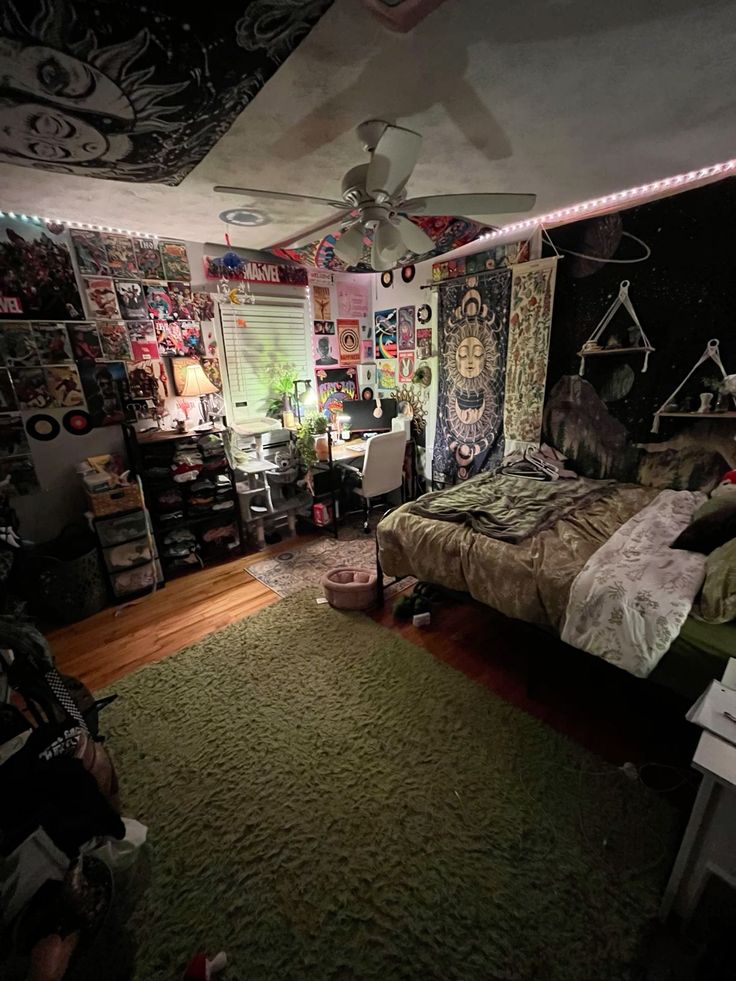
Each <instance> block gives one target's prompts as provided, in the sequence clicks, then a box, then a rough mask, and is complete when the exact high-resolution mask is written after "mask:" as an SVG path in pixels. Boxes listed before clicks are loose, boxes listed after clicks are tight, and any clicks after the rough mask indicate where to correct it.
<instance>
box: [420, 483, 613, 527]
mask: <svg viewBox="0 0 736 981" xmlns="http://www.w3.org/2000/svg"><path fill="white" fill-rule="evenodd" d="M613 484H614V481H612V480H589V479H588V478H587V477H578V478H577V479H576V480H549V481H547V480H530V479H529V478H528V477H511V476H505V475H504V474H495V473H482V474H479V475H478V476H477V477H472V478H471V479H470V480H467V481H465V482H464V483H462V484H456V485H455V486H454V487H450V488H449V489H448V490H442V491H434V492H433V493H431V494H425V495H424V497H420V498H419V499H418V500H417V501H416V502H415V503H414V504H413V505H411V511H412V512H413V513H414V514H419V515H421V516H422V517H424V518H436V519H437V520H439V521H454V522H457V523H464V524H468V525H470V527H471V528H473V530H474V531H477V532H480V533H481V534H483V535H488V537H489V538H497V539H499V540H500V541H502V542H511V544H514V545H515V544H518V543H519V542H522V541H524V539H525V538H528V537H529V536H530V535H533V534H535V533H536V532H538V531H542V530H543V529H544V528H548V527H549V526H550V525H552V524H554V523H555V522H556V521H559V520H560V518H563V517H564V516H565V515H566V514H569V513H570V511H573V510H574V509H575V508H577V507H578V506H579V505H580V504H582V503H583V502H586V503H588V502H590V501H593V500H596V499H598V498H601V497H605V496H606V495H607V494H609V493H610V491H611V489H612V487H613Z"/></svg>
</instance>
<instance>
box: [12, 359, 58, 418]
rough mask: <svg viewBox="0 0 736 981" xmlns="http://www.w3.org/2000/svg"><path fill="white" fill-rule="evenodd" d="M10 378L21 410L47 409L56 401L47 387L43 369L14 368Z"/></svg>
mask: <svg viewBox="0 0 736 981" xmlns="http://www.w3.org/2000/svg"><path fill="white" fill-rule="evenodd" d="M10 377H11V378H12V379H13V388H14V389H15V397H16V399H17V400H18V405H19V406H20V408H21V409H45V408H46V407H47V406H49V405H51V404H52V402H53V401H54V400H53V399H52V397H51V393H50V392H49V390H48V387H47V386H46V377H45V375H44V373H43V368H40V367H33V368H12V369H11V371H10Z"/></svg>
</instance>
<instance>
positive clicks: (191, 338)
mask: <svg viewBox="0 0 736 981" xmlns="http://www.w3.org/2000/svg"><path fill="white" fill-rule="evenodd" d="M179 328H180V329H181V339H182V341H183V343H184V353H185V354H191V355H198V354H204V350H203V349H202V330H201V328H200V326H199V322H198V321H196V320H180V321H179Z"/></svg>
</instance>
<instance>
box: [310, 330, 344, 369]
mask: <svg viewBox="0 0 736 981" xmlns="http://www.w3.org/2000/svg"><path fill="white" fill-rule="evenodd" d="M312 344H313V346H312V350H313V351H314V363H315V365H323V366H324V365H336V364H340V358H339V356H338V347H337V338H336V337H329V336H328V335H327V334H323V335H322V336H321V337H320V336H319V335H317V334H315V335H314V336H313V337H312Z"/></svg>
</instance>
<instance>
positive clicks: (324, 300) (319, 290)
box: [312, 286, 332, 320]
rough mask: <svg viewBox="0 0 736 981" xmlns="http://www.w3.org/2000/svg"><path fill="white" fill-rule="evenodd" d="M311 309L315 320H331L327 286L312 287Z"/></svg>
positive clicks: (330, 304) (330, 305)
mask: <svg viewBox="0 0 736 981" xmlns="http://www.w3.org/2000/svg"><path fill="white" fill-rule="evenodd" d="M312 308H313V309H314V316H315V319H316V320H332V303H331V302H330V288H329V286H313V287H312Z"/></svg>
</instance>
